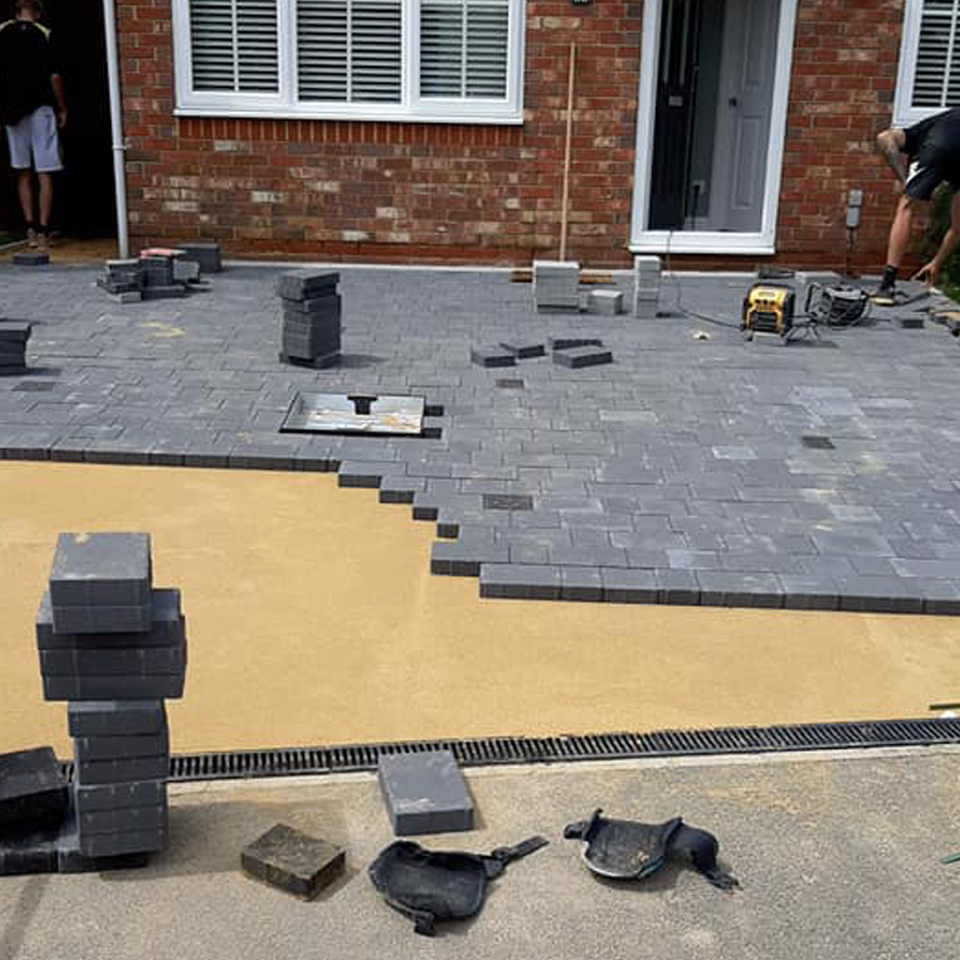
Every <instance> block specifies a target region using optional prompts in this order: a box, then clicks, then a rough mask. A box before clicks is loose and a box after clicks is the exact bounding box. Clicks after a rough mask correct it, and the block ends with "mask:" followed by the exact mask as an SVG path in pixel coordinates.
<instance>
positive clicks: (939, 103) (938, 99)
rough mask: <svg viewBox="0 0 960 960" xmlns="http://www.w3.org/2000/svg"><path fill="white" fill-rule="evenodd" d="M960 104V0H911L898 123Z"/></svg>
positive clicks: (902, 57)
mask: <svg viewBox="0 0 960 960" xmlns="http://www.w3.org/2000/svg"><path fill="white" fill-rule="evenodd" d="M957 105H960V0H907V4H906V10H905V14H904V26H903V40H902V43H901V48H900V73H899V77H898V82H897V95H896V109H895V114H896V116H895V118H894V119H895V123H896V124H897V125H898V126H905V125H907V124H910V123H914V122H916V121H917V120H920V119H922V118H923V117H925V116H929V115H930V114H931V113H936V112H938V111H940V110H944V109H946V108H947V107H953V106H957Z"/></svg>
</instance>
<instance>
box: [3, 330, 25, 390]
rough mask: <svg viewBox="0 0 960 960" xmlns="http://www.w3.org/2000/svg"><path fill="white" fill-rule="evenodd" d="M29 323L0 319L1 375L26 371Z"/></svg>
mask: <svg viewBox="0 0 960 960" xmlns="http://www.w3.org/2000/svg"><path fill="white" fill-rule="evenodd" d="M30 329H31V328H30V324H29V323H16V322H14V323H11V322H9V321H0V377H5V376H12V375H13V374H17V373H26V370H27V341H28V340H29V339H30Z"/></svg>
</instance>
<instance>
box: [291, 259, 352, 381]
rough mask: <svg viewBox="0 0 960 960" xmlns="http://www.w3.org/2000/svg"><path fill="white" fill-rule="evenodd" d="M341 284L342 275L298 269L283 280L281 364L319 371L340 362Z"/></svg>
mask: <svg viewBox="0 0 960 960" xmlns="http://www.w3.org/2000/svg"><path fill="white" fill-rule="evenodd" d="M339 282H340V274H339V273H331V272H317V271H315V270H295V271H293V272H291V273H285V274H284V275H283V276H282V277H280V281H279V283H278V284H277V294H278V295H279V297H280V302H281V304H282V306H283V326H282V330H281V346H280V360H281V362H283V363H290V364H294V365H297V366H304V367H313V368H315V369H318V370H319V369H323V368H325V367H332V366H335V365H336V364H337V363H339V362H340V330H341V297H340V294H339V293H337V284H338V283H339Z"/></svg>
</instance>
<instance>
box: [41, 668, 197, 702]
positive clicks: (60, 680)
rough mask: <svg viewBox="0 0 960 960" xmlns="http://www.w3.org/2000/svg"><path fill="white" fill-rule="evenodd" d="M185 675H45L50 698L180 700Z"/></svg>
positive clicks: (46, 697)
mask: <svg viewBox="0 0 960 960" xmlns="http://www.w3.org/2000/svg"><path fill="white" fill-rule="evenodd" d="M183 686H184V676H183V674H180V675H170V674H163V675H161V674H156V675H154V676H143V675H140V676H136V677H120V676H105V677H87V676H79V675H77V676H73V677H50V676H45V677H43V696H44V698H45V699H47V700H161V699H163V700H176V699H179V698H180V697H182V696H183Z"/></svg>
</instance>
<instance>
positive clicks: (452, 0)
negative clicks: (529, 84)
mask: <svg viewBox="0 0 960 960" xmlns="http://www.w3.org/2000/svg"><path fill="white" fill-rule="evenodd" d="M509 13H510V10H509V5H508V3H507V0H421V4H420V94H421V96H424V97H478V98H481V97H487V98H493V99H497V98H504V97H506V95H507V61H508V56H509V45H508V42H507V41H508V37H509V32H510V20H509Z"/></svg>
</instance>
